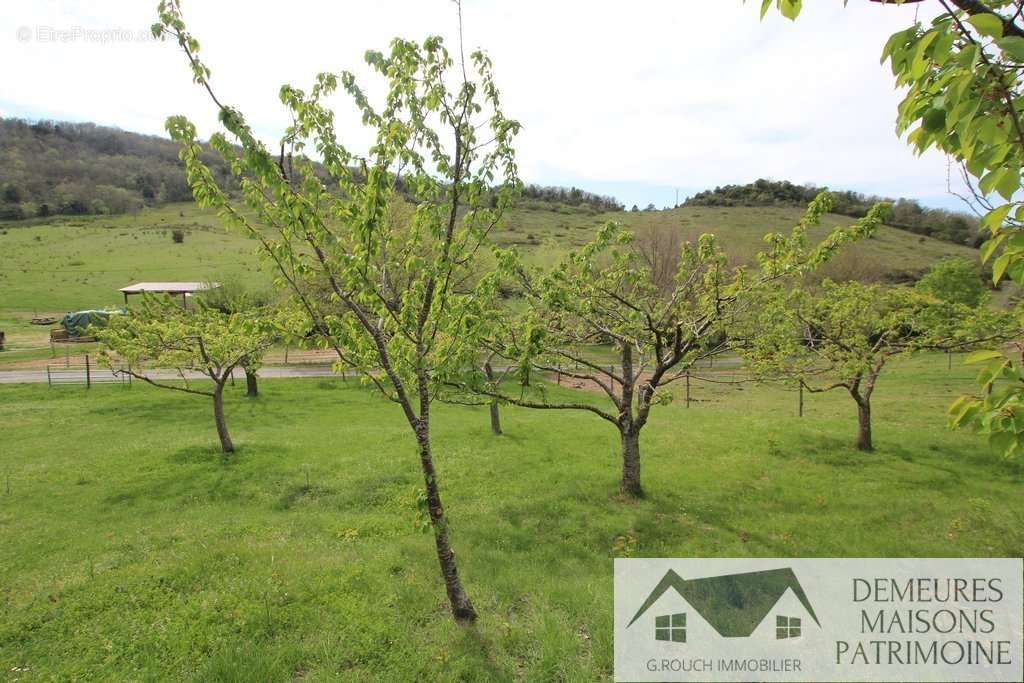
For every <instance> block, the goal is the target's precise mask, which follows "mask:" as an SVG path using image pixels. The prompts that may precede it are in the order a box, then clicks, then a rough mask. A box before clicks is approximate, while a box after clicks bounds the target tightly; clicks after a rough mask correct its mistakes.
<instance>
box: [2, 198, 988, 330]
mask: <svg viewBox="0 0 1024 683" xmlns="http://www.w3.org/2000/svg"><path fill="white" fill-rule="evenodd" d="M546 207H547V208H532V209H531V208H526V207H520V208H517V209H515V210H514V211H512V212H510V213H509V215H508V216H507V218H506V220H505V223H504V224H503V225H502V226H501V229H500V230H498V231H497V232H496V234H495V239H496V241H497V242H498V243H499V244H501V245H504V246H507V245H512V244H515V245H518V246H519V247H520V248H521V249H522V250H523V251H524V252H525V253H526V254H527V255H528V258H530V259H531V260H533V261H534V262H539V263H542V262H547V261H553V260H554V259H556V258H557V257H558V256H559V255H560V254H563V253H565V251H566V250H568V249H569V248H571V247H573V246H579V245H581V244H583V243H585V242H586V241H587V240H589V239H590V238H591V237H593V235H594V232H595V230H596V229H597V227H598V226H600V225H602V224H603V223H604V222H606V221H609V220H619V221H622V222H623V223H625V224H626V225H627V226H629V227H632V228H638V229H642V228H643V227H645V226H650V225H664V226H668V227H672V228H675V229H678V230H679V231H680V232H681V233H682V234H683V235H685V236H686V237H688V238H696V237H697V236H698V235H699V234H700V233H702V232H713V233H715V234H716V235H718V236H719V238H720V239H721V241H722V243H723V246H724V247H725V248H726V249H727V250H728V251H730V252H731V253H733V254H736V255H737V258H740V259H748V258H751V257H752V256H753V255H754V253H756V251H757V250H758V249H759V248H761V246H762V241H761V240H762V238H763V237H764V235H765V233H768V232H773V231H783V230H789V229H790V228H792V226H793V225H794V224H795V223H796V221H797V220H798V219H799V217H800V215H801V211H800V210H799V209H787V208H778V209H772V208H766V209H764V208H756V209H753V208H721V209H720V208H708V207H692V208H688V207H684V208H680V209H675V210H671V211H651V212H638V213H629V212H626V213H602V214H595V213H590V212H587V211H582V210H579V209H575V208H573V207H566V206H557V205H546ZM850 222H851V219H849V218H846V217H843V216H829V217H828V218H827V220H826V221H825V223H824V224H823V225H822V226H821V227H820V228H819V229H817V230H816V231H814V232H813V233H812V237H819V238H820V237H822V236H824V235H825V233H826V232H827V231H828V230H830V229H831V228H832V227H834V226H836V225H842V224H848V223H850ZM175 229H180V230H183V231H184V232H185V239H184V242H182V243H181V244H175V243H173V242H172V240H171V231H172V230H175ZM254 248H255V243H254V242H252V241H250V240H248V239H246V238H245V237H243V236H241V235H239V234H236V233H230V232H227V231H225V230H224V228H223V227H222V226H221V225H220V223H219V222H218V221H217V219H216V217H214V216H212V215H211V214H209V213H207V212H205V211H203V210H201V209H198V208H197V207H195V206H194V205H191V204H180V205H169V206H165V207H160V208H154V209H146V210H144V211H141V212H139V213H137V214H131V215H123V216H99V217H82V218H66V217H61V218H57V219H55V220H54V221H52V222H49V223H45V222H44V223H40V222H32V223H7V224H3V225H0V254H2V256H0V316H8V317H10V316H11V314H12V313H15V312H18V313H23V314H24V313H31V312H33V311H38V312H54V313H58V312H59V313H63V312H64V311H67V310H79V309H83V308H98V307H103V306H119V305H121V304H122V298H121V295H120V293H119V292H118V291H117V290H118V289H120V288H121V287H124V286H125V285H127V284H131V283H132V282H136V281H139V280H151V281H152V280H185V281H191V280H200V281H202V280H225V279H235V280H238V281H240V282H242V283H243V284H247V285H249V286H253V287H265V288H269V287H270V283H271V278H272V274H271V272H270V270H269V269H268V268H267V267H265V266H263V265H262V264H261V263H260V262H259V259H257V258H256V257H255V256H254ZM851 251H853V252H854V253H860V254H863V255H864V257H865V260H869V261H871V262H873V263H876V264H877V265H878V268H879V269H880V272H894V271H901V272H905V271H923V270H925V269H926V268H927V267H928V266H929V265H931V264H932V263H934V262H935V261H937V260H939V259H941V258H944V257H947V256H954V255H960V256H966V257H969V258H976V257H977V251H976V250H973V249H969V248H967V247H961V246H957V245H954V244H951V243H948V242H941V241H939V240H933V239H931V238H924V237H918V236H917V235H913V234H911V233H908V232H904V231H902V230H896V229H895V228H883V229H882V230H881V231H880V232H879V233H878V235H877V237H875V238H874V239H871V240H867V241H865V242H864V243H863V244H860V245H856V246H854V247H852V248H851ZM5 322H6V321H5Z"/></svg>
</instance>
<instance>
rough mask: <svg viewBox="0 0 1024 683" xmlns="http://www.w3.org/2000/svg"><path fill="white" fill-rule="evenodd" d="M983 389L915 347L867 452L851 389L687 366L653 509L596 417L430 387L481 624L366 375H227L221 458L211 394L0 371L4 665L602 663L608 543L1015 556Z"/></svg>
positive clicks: (661, 450) (461, 552) (551, 672)
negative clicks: (248, 383) (636, 490)
mask: <svg viewBox="0 0 1024 683" xmlns="http://www.w3.org/2000/svg"><path fill="white" fill-rule="evenodd" d="M730 372H731V371H730ZM729 377H730V375H729V374H728V373H726V374H724V375H722V376H719V377H718V379H728V378H729ZM738 377H739V376H738V375H737V378H738ZM969 386H970V379H969V373H967V372H966V370H965V369H964V368H963V367H962V366H959V365H954V369H953V370H952V371H949V370H947V369H946V362H945V358H944V357H941V356H935V357H928V358H923V359H920V360H915V361H912V362H904V363H901V364H900V365H899V366H898V367H897V368H896V371H895V372H893V373H890V374H889V375H886V376H883V378H882V379H881V381H880V384H879V388H878V391H877V392H876V398H875V401H874V413H875V418H876V424H875V432H876V441H877V448H878V450H877V452H875V453H873V454H862V453H859V452H857V451H855V450H854V449H852V447H851V444H852V441H853V438H854V432H855V424H854V421H855V414H854V410H853V406H852V402H851V401H850V399H849V398H848V397H844V396H842V395H839V394H830V395H815V396H813V397H808V398H807V414H806V416H805V417H804V418H802V419H800V418H798V417H796V415H795V412H796V395H795V394H794V393H793V392H788V391H784V390H782V389H779V388H772V387H759V386H754V385H749V384H739V385H727V384H714V385H710V384H706V383H699V382H694V384H693V388H692V396H693V398H694V399H696V400H695V401H694V403H693V404H692V406H691V407H690V408H688V409H687V408H686V407H685V405H684V402H683V401H681V400H677V401H676V402H674V403H673V404H671V405H669V406H666V407H664V408H659V409H658V410H656V411H655V413H654V416H653V419H652V422H651V424H650V425H649V427H648V430H647V431H646V432H645V435H644V438H643V449H644V455H643V457H644V461H643V462H644V473H643V476H644V481H645V487H646V492H647V497H646V498H645V499H643V500H641V501H639V502H635V503H628V502H623V501H621V500H619V499H618V498H617V497H616V496H615V491H616V485H617V478H618V470H619V462H618V454H617V449H616V446H617V439H616V434H615V432H614V430H613V429H612V428H611V427H610V426H608V425H605V424H604V423H602V422H600V421H599V420H598V419H597V418H594V417H593V416H590V415H587V414H578V413H557V414H556V413H553V412H549V411H528V410H514V409H510V408H506V409H503V419H504V423H505V428H506V434H505V435H504V436H501V437H494V436H492V435H491V434H490V432H489V428H488V420H487V415H486V410H485V409H483V408H473V407H466V406H445V405H442V406H438V407H437V409H436V411H435V418H436V424H435V430H434V433H435V439H436V454H437V460H438V466H439V469H440V476H441V486H442V492H443V495H444V496H445V502H446V505H447V508H448V512H449V514H450V517H451V523H452V532H453V542H454V544H455V548H456V551H457V552H458V557H459V561H460V563H461V570H462V573H463V578H464V580H465V583H466V586H467V589H468V590H469V591H470V594H471V596H472V598H473V599H474V601H475V602H476V605H477V608H478V610H479V612H480V615H481V618H480V620H479V622H478V623H477V624H476V625H475V626H473V627H469V628H461V627H458V626H455V625H454V624H453V623H452V621H451V619H450V618H449V617H448V615H447V613H446V607H445V599H444V593H443V588H442V586H441V584H440V580H439V577H438V575H437V574H438V572H437V564H436V559H435V558H434V555H433V548H432V542H431V539H430V537H429V536H428V535H424V534H421V533H419V532H417V531H416V530H415V529H414V524H413V522H414V520H415V519H416V514H417V513H416V505H415V491H416V489H417V488H418V487H419V486H420V485H421V481H420V475H419V469H418V464H417V461H416V457H415V454H414V451H413V447H412V443H411V439H410V437H409V435H408V433H407V432H408V428H407V426H406V425H404V424H403V423H402V418H401V416H400V414H399V412H398V410H397V409H396V407H395V406H394V405H393V404H390V403H388V402H386V401H384V400H383V399H381V398H380V397H378V396H377V395H375V394H374V393H372V392H371V391H370V390H368V389H365V388H361V387H359V386H358V384H356V383H355V382H353V381H348V382H344V381H342V380H340V379H329V380H277V381H271V380H267V381H264V382H263V383H262V390H263V393H262V395H261V397H260V398H259V399H255V400H252V399H246V398H244V397H243V396H242V393H243V391H244V389H243V387H242V386H241V385H239V386H237V387H235V388H234V390H233V391H232V394H231V397H230V399H229V403H228V417H229V422H230V425H231V428H232V431H233V434H234V437H235V440H236V443H237V444H238V445H239V446H240V450H239V452H238V453H237V454H236V455H234V456H232V457H230V458H224V457H222V456H221V455H220V454H219V453H217V452H216V450H215V443H216V437H215V434H214V431H213V425H212V418H211V416H210V410H209V406H207V404H206V401H205V400H202V399H199V398H197V397H192V396H185V395H180V394H176V393H174V392H167V391H159V390H156V389H152V388H148V387H145V386H140V385H136V386H134V387H132V388H130V389H123V388H118V387H109V386H98V387H94V388H93V389H91V390H89V391H88V392H87V391H86V390H85V389H83V388H73V387H63V388H60V389H53V390H50V389H47V388H46V387H45V386H0V425H2V441H0V449H2V458H0V538H2V543H0V567H2V568H3V571H2V573H0V671H3V672H4V675H5V676H7V677H8V678H10V679H12V680H19V681H29V680H69V679H74V680H104V681H106V680H197V681H256V680H261V681H279V680H289V679H296V678H302V679H303V680H310V681H328V680H329V681H335V680H340V681H366V680H387V681H412V680H431V681H433V680H440V681H455V680H462V681H507V680H523V681H594V680H609V679H610V677H611V668H612V662H611V657H612V647H611V640H612V633H611V600H612V593H611V590H612V588H611V586H612V571H611V569H612V558H613V556H615V555H616V554H623V553H625V554H632V555H636V556H651V557H660V556H668V557H672V556H679V557H703V556H722V557H740V556H854V557H856V556H914V557H926V556H940V557H947V556H1020V555H1021V554H1022V553H1024V534H1022V532H1021V528H1022V521H1024V502H1022V501H1021V497H1020V496H1019V487H1020V484H1021V480H1022V471H1021V469H1020V468H1019V467H1018V466H1017V465H1015V464H1013V463H1005V462H1001V461H999V460H997V459H995V458H994V457H993V456H991V455H990V454H989V452H988V451H987V449H986V447H985V445H984V444H983V442H982V441H980V440H979V439H978V438H977V437H974V436H972V435H969V434H963V433H952V432H949V431H946V429H945V427H944V421H945V418H944V409H945V406H946V405H947V404H948V403H949V401H950V399H951V398H952V397H953V396H954V395H955V394H956V393H957V392H959V391H960V390H962V389H965V388H967V387H969ZM551 390H552V391H555V392H561V391H568V390H567V389H565V388H559V387H551ZM594 400H597V397H596V396H595V397H594Z"/></svg>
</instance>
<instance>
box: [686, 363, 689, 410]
mask: <svg viewBox="0 0 1024 683" xmlns="http://www.w3.org/2000/svg"><path fill="white" fill-rule="evenodd" d="M686 407H687V408H689V407H690V371H689V370H687V371H686Z"/></svg>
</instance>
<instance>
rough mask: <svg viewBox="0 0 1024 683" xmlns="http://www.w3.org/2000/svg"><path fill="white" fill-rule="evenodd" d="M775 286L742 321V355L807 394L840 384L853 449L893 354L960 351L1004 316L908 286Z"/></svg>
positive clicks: (999, 326) (865, 435) (996, 328)
mask: <svg viewBox="0 0 1024 683" xmlns="http://www.w3.org/2000/svg"><path fill="white" fill-rule="evenodd" d="M797 284H798V283H797V281H794V282H790V283H787V286H786V287H785V288H774V289H772V290H769V291H767V292H766V293H765V296H763V297H762V299H761V301H760V302H759V304H758V306H756V307H753V308H752V311H753V312H754V313H753V315H751V316H750V318H749V319H747V320H746V321H744V326H745V328H746V329H745V332H744V333H742V335H743V337H744V338H745V340H746V341H745V343H744V344H743V347H742V348H743V355H744V357H745V360H746V361H747V363H748V365H749V367H750V368H751V369H752V371H753V372H754V374H755V376H758V377H760V378H762V379H778V378H786V379H791V380H796V381H798V382H799V383H800V384H802V385H803V386H804V387H805V388H806V389H807V390H808V391H810V392H812V393H819V392H825V391H832V390H835V389H843V390H845V391H846V392H847V393H849V395H850V398H852V399H853V401H854V403H855V404H856V405H857V424H858V430H857V442H856V444H857V448H858V449H860V450H862V451H871V450H873V448H874V442H873V439H872V432H871V397H872V395H873V393H874V391H875V387H876V384H877V382H878V378H879V376H880V375H881V374H882V371H883V370H884V369H885V367H886V365H887V363H888V362H889V361H890V360H891V359H892V358H893V357H895V356H899V355H907V354H912V353H914V352H916V351H921V350H924V349H965V348H969V347H970V346H972V345H973V344H976V343H978V342H979V341H986V340H992V339H994V338H999V337H1000V335H1001V333H1002V332H1003V331H1005V330H1007V329H1008V328H1007V327H1006V323H1007V321H1006V319H1005V318H1006V317H1005V315H1002V314H998V313H995V312H991V311H988V310H987V309H986V308H971V307H969V306H965V305H963V304H960V303H950V302H946V301H941V300H939V299H936V298H935V297H933V296H929V295H927V294H925V293H923V292H920V291H918V290H915V289H912V288H908V287H885V286H881V285H866V284H863V283H861V282H856V281H849V282H843V283H835V282H832V281H831V280H825V281H824V282H823V283H822V284H821V286H820V287H808V286H795V285H797Z"/></svg>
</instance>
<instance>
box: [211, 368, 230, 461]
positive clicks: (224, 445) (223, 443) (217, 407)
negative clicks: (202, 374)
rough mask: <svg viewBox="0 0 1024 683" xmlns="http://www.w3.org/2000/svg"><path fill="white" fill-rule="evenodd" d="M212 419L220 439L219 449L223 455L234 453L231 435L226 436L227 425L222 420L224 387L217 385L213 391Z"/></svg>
mask: <svg viewBox="0 0 1024 683" xmlns="http://www.w3.org/2000/svg"><path fill="white" fill-rule="evenodd" d="M213 419H214V421H215V422H216V423H217V436H219V437H220V447H221V450H222V451H224V452H225V453H234V452H235V444H233V443H231V435H230V434H228V423H227V421H226V420H225V419H224V385H223V384H218V385H217V386H216V387H215V388H214V390H213Z"/></svg>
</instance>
